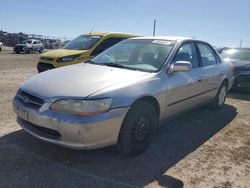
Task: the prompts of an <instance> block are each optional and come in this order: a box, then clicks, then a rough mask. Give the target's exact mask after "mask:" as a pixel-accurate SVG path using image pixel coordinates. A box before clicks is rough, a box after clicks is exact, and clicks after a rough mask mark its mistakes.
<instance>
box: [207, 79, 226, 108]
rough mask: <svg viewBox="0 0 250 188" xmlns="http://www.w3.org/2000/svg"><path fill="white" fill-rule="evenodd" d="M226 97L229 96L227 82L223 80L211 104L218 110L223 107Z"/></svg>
mask: <svg viewBox="0 0 250 188" xmlns="http://www.w3.org/2000/svg"><path fill="white" fill-rule="evenodd" d="M226 97H227V84H226V83H225V82H223V83H222V84H221V86H220V88H219V90H218V92H217V94H216V97H215V98H214V101H213V102H212V104H211V106H212V108H213V109H216V110H219V109H221V108H222V107H223V105H224V104H225V100H226Z"/></svg>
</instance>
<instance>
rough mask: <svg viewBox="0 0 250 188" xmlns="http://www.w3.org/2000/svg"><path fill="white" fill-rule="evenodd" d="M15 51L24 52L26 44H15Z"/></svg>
mask: <svg viewBox="0 0 250 188" xmlns="http://www.w3.org/2000/svg"><path fill="white" fill-rule="evenodd" d="M14 51H15V52H23V51H24V46H15V48H14Z"/></svg>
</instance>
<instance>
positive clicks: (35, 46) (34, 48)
mask: <svg viewBox="0 0 250 188" xmlns="http://www.w3.org/2000/svg"><path fill="white" fill-rule="evenodd" d="M32 48H33V50H37V41H36V40H34V41H33V44H32Z"/></svg>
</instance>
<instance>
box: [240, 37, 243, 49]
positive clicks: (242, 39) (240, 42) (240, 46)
mask: <svg viewBox="0 0 250 188" xmlns="http://www.w3.org/2000/svg"><path fill="white" fill-rule="evenodd" d="M242 41H243V39H241V40H240V48H241V46H242Z"/></svg>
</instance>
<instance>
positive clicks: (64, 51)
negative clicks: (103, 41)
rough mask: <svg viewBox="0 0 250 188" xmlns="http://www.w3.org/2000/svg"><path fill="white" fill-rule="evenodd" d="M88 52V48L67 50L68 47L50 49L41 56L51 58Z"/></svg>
mask: <svg viewBox="0 0 250 188" xmlns="http://www.w3.org/2000/svg"><path fill="white" fill-rule="evenodd" d="M84 52H87V50H67V49H57V50H50V51H48V52H46V53H44V54H43V55H42V56H41V57H50V58H61V57H65V56H70V55H77V54H82V53H84Z"/></svg>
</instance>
